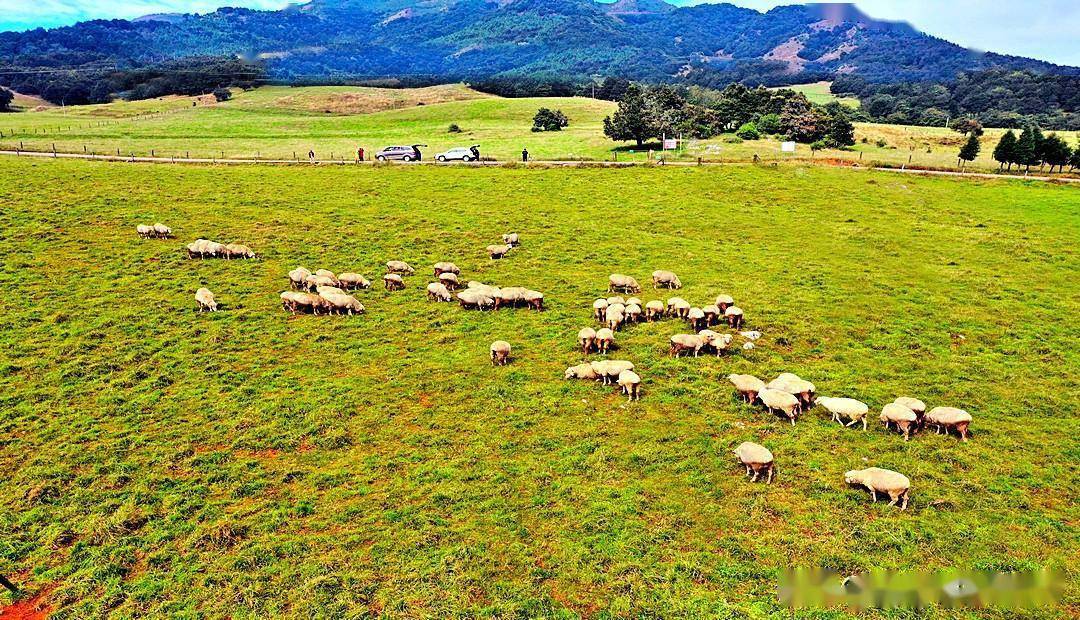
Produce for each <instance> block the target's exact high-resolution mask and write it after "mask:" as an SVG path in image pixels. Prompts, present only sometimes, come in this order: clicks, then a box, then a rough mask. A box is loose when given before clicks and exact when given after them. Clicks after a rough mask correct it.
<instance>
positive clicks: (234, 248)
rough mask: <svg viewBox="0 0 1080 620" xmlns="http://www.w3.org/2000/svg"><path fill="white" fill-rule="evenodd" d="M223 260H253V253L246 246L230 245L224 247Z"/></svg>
mask: <svg viewBox="0 0 1080 620" xmlns="http://www.w3.org/2000/svg"><path fill="white" fill-rule="evenodd" d="M225 258H227V259H230V260H231V259H234V258H255V252H252V251H251V248H249V247H248V246H246V245H240V244H238V243H230V244H228V245H226V246H225Z"/></svg>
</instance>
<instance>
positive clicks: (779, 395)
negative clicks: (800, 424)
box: [758, 387, 802, 426]
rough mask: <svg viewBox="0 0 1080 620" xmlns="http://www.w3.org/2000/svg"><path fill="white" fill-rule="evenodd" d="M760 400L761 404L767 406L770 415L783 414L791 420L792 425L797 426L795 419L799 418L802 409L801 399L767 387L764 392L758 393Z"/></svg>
mask: <svg viewBox="0 0 1080 620" xmlns="http://www.w3.org/2000/svg"><path fill="white" fill-rule="evenodd" d="M758 400H760V401H761V404H763V405H765V408H766V409H767V410H768V411H769V412H770V413H775V412H777V411H780V412H782V413H783V414H784V415H785V416H787V418H788V419H789V420H791V425H792V426H795V419H796V418H798V417H799V413H801V411H802V409H801V408H800V406H799V399H798V398H795V396H793V395H792V394H788V393H787V392H781V391H780V390H773V389H770V388H768V387H766V388H765V389H764V390H761V391H760V392H758Z"/></svg>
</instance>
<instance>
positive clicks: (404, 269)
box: [386, 260, 416, 276]
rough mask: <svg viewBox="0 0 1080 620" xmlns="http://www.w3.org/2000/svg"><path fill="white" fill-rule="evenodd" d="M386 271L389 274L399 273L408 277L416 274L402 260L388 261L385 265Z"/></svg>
mask: <svg viewBox="0 0 1080 620" xmlns="http://www.w3.org/2000/svg"><path fill="white" fill-rule="evenodd" d="M386 270H387V271H388V272H390V273H400V274H404V275H408V276H411V275H412V274H414V273H416V270H415V269H413V268H412V267H410V266H409V263H406V262H405V261H403V260H392V261H388V262H387V263H386Z"/></svg>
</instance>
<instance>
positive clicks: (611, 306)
mask: <svg viewBox="0 0 1080 620" xmlns="http://www.w3.org/2000/svg"><path fill="white" fill-rule="evenodd" d="M607 311H608V314H610V313H612V312H618V313H620V314H626V306H625V305H623V303H622V302H621V301H619V302H615V301H611V300H610V299H609V300H608V307H607Z"/></svg>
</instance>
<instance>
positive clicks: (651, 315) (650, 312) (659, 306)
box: [645, 299, 665, 321]
mask: <svg viewBox="0 0 1080 620" xmlns="http://www.w3.org/2000/svg"><path fill="white" fill-rule="evenodd" d="M664 309H665V308H664V302H662V301H660V300H658V299H654V300H653V301H650V302H649V303H647V304H645V319H646V320H648V321H654V320H656V319H659V318H662V317H663V316H664Z"/></svg>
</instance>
